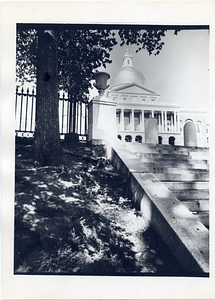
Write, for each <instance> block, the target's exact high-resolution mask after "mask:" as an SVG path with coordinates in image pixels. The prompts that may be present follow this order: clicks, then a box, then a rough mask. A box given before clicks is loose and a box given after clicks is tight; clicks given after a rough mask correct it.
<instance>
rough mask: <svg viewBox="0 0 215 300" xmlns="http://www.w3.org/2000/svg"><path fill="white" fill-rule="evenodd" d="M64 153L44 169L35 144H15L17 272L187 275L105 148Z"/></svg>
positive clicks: (69, 150) (79, 148)
mask: <svg viewBox="0 0 215 300" xmlns="http://www.w3.org/2000/svg"><path fill="white" fill-rule="evenodd" d="M64 156H65V158H66V159H65V163H64V164H62V165H61V166H59V167H48V166H47V167H40V166H38V165H36V164H35V162H34V160H33V158H32V152H31V146H30V145H17V146H16V160H15V220H14V224H15V226H14V227H15V231H14V273H15V274H57V275H59V274H63V275H66V274H69V275H136V276H152V275H154V276H180V275H182V270H181V269H180V267H179V266H178V265H177V263H176V261H175V259H174V258H173V257H172V255H171V254H170V252H169V251H168V249H167V248H166V246H165V245H164V244H163V242H162V241H161V240H160V238H159V237H158V235H157V234H156V233H155V232H154V230H153V229H152V228H151V227H150V226H149V224H148V223H147V222H146V220H144V218H143V217H142V216H140V214H139V212H138V211H136V209H135V208H134V206H133V204H132V203H133V202H132V196H131V194H130V193H129V191H128V189H127V184H126V180H125V179H124V178H123V177H122V176H121V175H120V174H118V173H117V172H116V170H115V169H114V168H113V167H112V165H111V164H110V162H109V161H108V160H107V159H106V158H105V155H104V151H103V148H102V147H101V146H94V147H88V146H85V145H83V146H79V147H76V148H72V147H70V148H68V147H67V149H66V148H64Z"/></svg>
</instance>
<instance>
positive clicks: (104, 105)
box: [2, 4, 214, 299]
mask: <svg viewBox="0 0 215 300" xmlns="http://www.w3.org/2000/svg"><path fill="white" fill-rule="evenodd" d="M29 5H30V4H29ZM29 7H30V6H29ZM41 7H42V6H41ZM93 7H96V6H95V5H94V6H93ZM120 7H122V6H121V5H120ZM126 11H127V10H126ZM38 19H39V18H38ZM77 19H78V18H77ZM77 19H76V20H77ZM86 19H87V18H86ZM76 20H73V19H72V18H71V20H70V21H68V18H67V21H65V22H64V21H61V22H59V21H58V19H57V18H56V21H55V20H54V18H47V21H46V19H45V21H39V20H38V21H36V22H35V21H34V20H33V19H32V21H31V20H30V18H28V20H27V21H25V22H24V21H21V19H20V20H19V19H17V21H16V22H15V24H14V26H15V28H14V34H13V38H14V41H13V43H14V44H12V45H13V47H14V60H15V61H14V67H15V70H14V81H15V82H14V85H12V87H11V88H10V89H13V92H12V91H10V95H13V99H12V100H11V105H10V110H12V111H13V112H14V113H13V119H12V121H11V122H12V124H13V126H12V129H10V132H12V133H13V142H12V145H13V150H11V151H12V153H13V158H12V159H11V161H10V165H12V166H13V173H12V179H11V180H12V181H13V189H12V191H10V195H12V197H13V200H12V205H11V206H10V212H12V219H13V220H12V223H13V225H12V228H11V229H10V233H11V235H10V240H11V245H12V249H10V252H11V253H12V260H11V265H10V272H11V276H12V277H13V278H14V280H20V279H21V278H22V279H23V280H24V281H23V282H25V278H26V279H27V280H28V278H29V279H30V280H32V281H31V282H34V280H37V279H38V278H40V280H41V282H42V281H43V278H44V280H45V279H46V278H47V277H48V278H49V279H53V280H54V281H55V284H57V282H58V279H59V282H62V280H63V279H65V280H66V282H68V280H71V282H73V284H74V283H75V282H78V281H77V280H82V278H83V280H86V281H87V280H88V279H89V280H94V282H95V283H94V285H95V286H96V282H97V281H96V280H97V279H100V280H102V282H104V280H116V282H118V280H121V281H122V282H123V280H125V281H126V282H127V280H129V279H130V280H132V281H135V280H136V282H137V281H138V282H144V280H150V282H151V284H152V289H153V280H155V281H154V282H157V281H156V280H166V279H169V280H170V282H171V280H175V279H177V280H183V282H186V280H188V281H187V282H191V281H192V280H196V281H198V280H204V281H206V280H210V278H211V272H212V266H211V253H212V252H211V251H212V248H211V240H212V239H211V238H210V234H211V221H210V220H211V207H212V206H211V205H212V204H211V192H212V191H211V188H210V187H211V158H212V156H211V147H212V146H213V142H214V141H213V139H211V132H212V124H211V113H212V109H211V106H210V95H211V92H210V78H211V77H210V71H211V67H210V66H211V64H210V51H211V48H210V45H211V30H212V27H211V24H210V22H208V23H207V22H202V23H201V22H200V23H199V22H198V23H194V22H193V23H189V24H188V23H187V22H184V23H183V22H181V23H180V24H178V23H177V22H176V23H171V24H170V23H169V22H168V21H167V22H166V23H165V22H157V23H156V22H153V23H149V22H146V21H145V22H144V18H143V20H142V22H137V23H135V22H131V21H130V22H129V21H127V22H124V23H123V22H120V21H119V22H116V21H115V22H107V21H106V22H105V21H104V22H102V21H100V22H96V21H95V22H92V21H89V22H87V21H85V22H78V21H76ZM13 87H14V88H13ZM2 100H3V101H4V99H3V98H2ZM8 132H9V131H8ZM2 213H3V214H2V215H3V216H4V209H3V210H2ZM3 219H4V218H3ZM3 221H4V220H3ZM4 228H5V227H3V229H4ZM3 263H4V260H3ZM35 282H36V281H35ZM111 282H113V281H111ZM61 284H62V283H61ZM79 284H80V283H79ZM179 285H180V284H179ZM119 286H121V285H119ZM79 288H80V287H79ZM188 294H189V293H188ZM59 295H60V294H59ZM59 295H58V297H57V298H53V299H60V298H61V296H59ZM117 295H118V294H117ZM141 295H142V296H140V295H139V294H138V296H137V298H138V299H139V298H140V297H142V298H145V296H144V295H143V294H141ZM189 295H191V294H189ZM171 296H172V294H171ZM90 297H92V296H90ZM90 297H89V298H90ZM96 297H97V299H99V296H96ZM102 297H103V298H104V297H107V295H105V294H104V295H103V296H101V298H102ZM112 297H114V296H112ZM70 298H71V299H73V296H72V295H71V297H70ZM77 298H78V297H77ZM81 298H82V297H80V299H81ZM92 298H93V297H92ZM118 298H120V297H119V296H118ZM166 298H168V297H167V296H166ZM193 298H194V297H193ZM5 299H7V297H6V298H5ZM11 299H12V298H11ZM13 299H15V298H13ZM17 299H18V298H17ZM19 299H21V298H19ZM23 299H25V298H23ZM29 299H30V298H29ZM32 299H36V298H34V295H32ZM37 299H42V298H37ZM50 299H51V298H50ZM62 299H64V297H63V296H62ZM65 299H67V298H65Z"/></svg>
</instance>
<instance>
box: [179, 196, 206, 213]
mask: <svg viewBox="0 0 215 300" xmlns="http://www.w3.org/2000/svg"><path fill="white" fill-rule="evenodd" d="M181 203H182V204H184V205H185V206H186V207H187V208H188V209H189V210H190V211H192V212H200V211H205V212H208V211H209V200H205V199H204V200H201V199H200V200H185V201H181Z"/></svg>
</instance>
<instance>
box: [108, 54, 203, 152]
mask: <svg viewBox="0 0 215 300" xmlns="http://www.w3.org/2000/svg"><path fill="white" fill-rule="evenodd" d="M107 96H108V97H109V98H111V99H112V100H113V101H114V102H116V104H117V105H116V121H117V135H118V138H119V139H120V140H123V141H127V142H140V143H144V142H145V122H146V119H148V118H155V119H156V120H157V127H158V143H160V144H171V145H174V144H175V145H184V136H183V132H184V130H183V129H184V126H185V124H186V123H188V122H192V123H193V124H194V125H195V127H196V134H197V140H198V146H200V147H203V146H208V125H207V124H206V113H203V112H202V113H199V112H195V111H185V110H184V111H182V110H180V105H179V104H177V103H172V104H167V103H162V102H160V100H159V97H160V94H159V93H157V92H155V91H152V90H151V89H150V88H149V87H148V85H147V81H146V79H145V77H144V76H143V74H142V73H141V72H140V71H138V70H137V69H136V68H135V67H134V65H133V62H132V55H131V54H129V53H128V50H127V52H126V53H125V55H124V57H123V64H122V67H121V69H120V70H119V71H117V72H116V74H115V75H114V76H113V77H112V79H111V82H110V87H109V89H108V91H107ZM192 132H193V131H192Z"/></svg>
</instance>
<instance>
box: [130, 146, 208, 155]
mask: <svg viewBox="0 0 215 300" xmlns="http://www.w3.org/2000/svg"><path fill="white" fill-rule="evenodd" d="M128 144H130V145H133V146H135V147H138V148H142V149H151V150H155V149H156V150H167V151H168V153H170V152H179V153H186V154H189V153H194V152H195V153H205V154H208V153H209V148H207V147H185V146H178V145H173V146H172V145H163V144H162V145H160V144H157V145H153V144H142V143H127V145H128Z"/></svg>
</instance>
